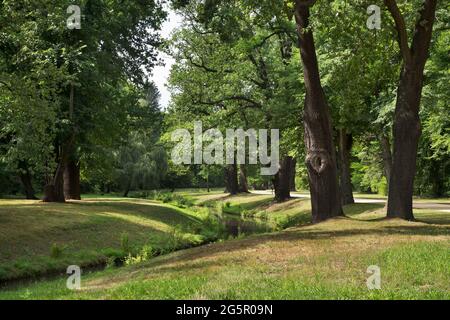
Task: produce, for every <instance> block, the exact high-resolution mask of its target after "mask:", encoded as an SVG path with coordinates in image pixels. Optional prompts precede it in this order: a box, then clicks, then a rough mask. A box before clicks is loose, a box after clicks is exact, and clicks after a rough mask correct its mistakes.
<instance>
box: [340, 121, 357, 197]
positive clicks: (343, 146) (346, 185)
mask: <svg viewBox="0 0 450 320" xmlns="http://www.w3.org/2000/svg"><path fill="white" fill-rule="evenodd" d="M352 145H353V137H352V135H351V134H348V133H347V132H346V130H345V129H340V130H339V148H338V149H339V160H340V164H341V165H340V167H339V169H340V182H341V200H342V204H343V205H348V204H354V203H355V199H354V198H353V187H352V176H351V171H350V163H351V161H350V158H351V151H352Z"/></svg>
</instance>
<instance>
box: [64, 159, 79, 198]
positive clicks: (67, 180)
mask: <svg viewBox="0 0 450 320" xmlns="http://www.w3.org/2000/svg"><path fill="white" fill-rule="evenodd" d="M64 196H65V199H66V200H81V188H80V164H79V163H77V162H76V161H75V160H73V159H70V160H69V161H68V162H67V165H66V167H65V170H64Z"/></svg>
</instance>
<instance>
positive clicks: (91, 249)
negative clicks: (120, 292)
mask: <svg viewBox="0 0 450 320" xmlns="http://www.w3.org/2000/svg"><path fill="white" fill-rule="evenodd" d="M202 218H203V217H201V216H198V215H195V213H193V212H190V211H188V210H182V209H179V208H175V207H172V206H170V205H163V204H159V203H156V202H150V201H143V200H129V199H95V200H87V201H79V202H71V203H67V204H45V203H42V202H38V201H24V200H0V281H1V280H6V279H14V278H20V277H23V276H32V275H38V274H41V273H48V272H52V271H58V270H62V269H64V268H66V267H67V266H68V265H69V264H77V265H83V266H88V265H93V264H99V263H107V262H108V260H110V259H115V258H118V257H121V256H124V255H126V254H127V253H128V251H132V250H133V249H134V247H136V248H137V247H142V246H143V245H147V246H150V247H151V248H152V249H153V250H159V251H164V250H167V251H171V250H172V249H173V248H169V247H168V246H173V245H174V241H179V242H180V243H178V244H177V245H179V246H184V247H186V246H189V245H193V244H198V243H201V242H202V241H204V240H205V237H204V236H203V235H202V234H201V227H202V225H203V220H202ZM174 238H177V239H174Z"/></svg>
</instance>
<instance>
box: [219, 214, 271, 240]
mask: <svg viewBox="0 0 450 320" xmlns="http://www.w3.org/2000/svg"><path fill="white" fill-rule="evenodd" d="M222 221H223V222H222V223H223V225H224V227H225V232H226V235H227V236H232V237H238V236H241V235H245V236H249V235H251V234H258V233H266V232H273V231H275V228H274V227H273V226H272V225H270V224H269V223H267V222H265V221H262V220H260V219H251V218H241V217H240V216H237V215H232V214H224V216H223V218H222Z"/></svg>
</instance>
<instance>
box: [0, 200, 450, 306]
mask: <svg viewBox="0 0 450 320" xmlns="http://www.w3.org/2000/svg"><path fill="white" fill-rule="evenodd" d="M295 201H297V200H295ZM284 205H289V203H288V204H284ZM269 209H270V208H266V209H265V210H266V211H267V210H269ZM292 210H293V209H292ZM346 212H347V214H348V215H349V216H350V218H340V219H335V220H331V221H328V222H325V223H322V224H318V225H309V226H303V227H295V228H290V229H288V230H285V231H282V232H277V233H272V234H264V235H254V236H251V237H248V238H245V239H235V240H230V241H224V242H221V243H215V244H210V245H207V246H202V247H197V248H192V249H188V250H183V251H178V252H175V253H172V254H169V255H165V256H160V257H157V258H154V259H151V260H149V261H147V262H144V263H141V264H137V265H132V266H128V267H124V268H120V269H114V268H111V269H108V270H105V271H102V272H95V273H91V274H86V275H84V276H83V279H82V290H81V291H78V292H73V291H69V290H68V289H66V287H65V281H66V279H65V278H61V279H58V280H52V281H43V282H39V283H36V284H32V285H29V286H26V287H20V288H17V289H14V290H12V289H11V290H6V291H1V292H0V299H363V298H369V299H450V292H449V288H450V265H449V263H448V261H450V250H449V244H450V215H449V214H448V213H433V212H426V211H421V210H418V211H417V212H416V216H417V217H418V219H419V220H421V222H405V221H400V220H383V219H380V218H382V217H383V212H382V210H381V209H380V208H379V207H373V205H363V206H361V205H357V206H350V207H347V208H346ZM370 265H378V266H379V267H380V268H381V274H382V289H381V290H376V291H369V290H368V289H367V287H366V279H367V277H368V276H369V275H368V274H367V273H366V270H367V268H368V266H370Z"/></svg>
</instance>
